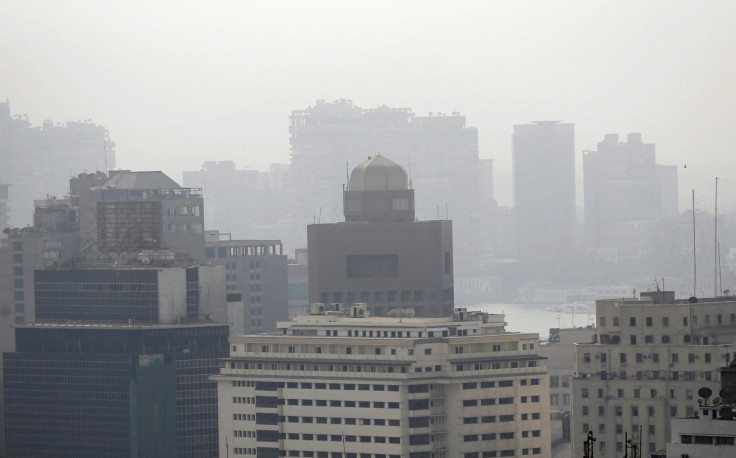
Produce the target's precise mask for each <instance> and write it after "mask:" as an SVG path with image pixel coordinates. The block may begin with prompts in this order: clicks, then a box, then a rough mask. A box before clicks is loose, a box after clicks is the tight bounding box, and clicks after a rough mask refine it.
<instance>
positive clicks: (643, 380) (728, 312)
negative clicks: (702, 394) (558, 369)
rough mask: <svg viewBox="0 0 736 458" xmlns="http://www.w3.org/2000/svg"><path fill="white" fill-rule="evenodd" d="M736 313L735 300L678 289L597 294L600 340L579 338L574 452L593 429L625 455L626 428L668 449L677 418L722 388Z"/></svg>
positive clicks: (649, 446)
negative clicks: (683, 295)
mask: <svg viewBox="0 0 736 458" xmlns="http://www.w3.org/2000/svg"><path fill="white" fill-rule="evenodd" d="M734 312H735V310H734V302H733V301H732V300H725V299H723V298H719V299H699V300H698V302H692V303H691V302H688V301H687V300H675V299H674V292H651V293H642V295H641V298H640V299H636V298H624V299H607V300H599V301H597V302H596V324H597V327H596V334H595V340H594V343H587V344H577V345H576V352H575V354H576V357H575V358H576V361H575V376H574V377H573V380H572V425H571V429H572V441H573V451H574V456H578V455H581V454H582V444H583V441H584V438H585V435H586V434H587V433H588V431H593V434H594V435H595V437H596V438H597V442H596V456H600V457H616V456H621V453H622V452H623V451H624V434H625V433H628V435H629V437H630V438H631V437H632V436H633V435H635V434H636V435H638V437H637V438H636V440H637V441H640V442H641V443H642V449H641V451H642V453H644V454H648V453H652V452H655V451H657V450H661V449H664V448H665V444H666V443H667V442H670V439H671V437H670V427H671V425H672V419H674V418H679V417H683V416H691V415H693V414H694V412H695V410H694V402H695V400H696V394H697V392H698V390H699V389H700V388H701V387H708V388H710V389H712V390H714V391H717V390H718V385H719V383H718V381H719V374H718V371H717V369H718V368H719V367H721V366H723V365H724V364H727V363H728V362H729V361H730V360H732V359H733V358H734V357H736V354H734V352H736V313H734Z"/></svg>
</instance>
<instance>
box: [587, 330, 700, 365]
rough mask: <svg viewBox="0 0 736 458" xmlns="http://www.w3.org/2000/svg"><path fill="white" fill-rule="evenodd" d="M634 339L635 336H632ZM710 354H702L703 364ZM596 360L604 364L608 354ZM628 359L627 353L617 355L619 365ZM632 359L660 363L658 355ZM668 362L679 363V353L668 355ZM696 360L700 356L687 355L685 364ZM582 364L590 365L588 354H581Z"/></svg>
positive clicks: (645, 355) (599, 356)
mask: <svg viewBox="0 0 736 458" xmlns="http://www.w3.org/2000/svg"><path fill="white" fill-rule="evenodd" d="M632 337H635V336H632ZM711 358H712V356H711V354H710V353H704V354H703V362H705V363H710V362H711ZM596 359H599V360H600V361H601V363H606V362H607V361H608V354H607V353H600V354H599V355H598V356H597V357H596ZM627 359H628V356H627V353H619V355H618V360H619V363H626V361H627ZM634 359H635V361H636V362H637V363H644V362H645V361H644V360H645V359H651V360H652V362H653V363H658V362H659V361H660V359H659V353H656V352H654V353H650V354H646V353H636V354H635V355H634ZM669 359H670V362H671V363H679V362H680V355H679V353H670V358H669ZM697 359H700V355H698V354H695V353H688V355H687V362H688V363H690V364H695V363H696V362H697V361H696V360H697ZM583 362H585V363H590V353H583Z"/></svg>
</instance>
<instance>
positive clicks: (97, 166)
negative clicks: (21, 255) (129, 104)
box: [0, 101, 115, 227]
mask: <svg viewBox="0 0 736 458" xmlns="http://www.w3.org/2000/svg"><path fill="white" fill-rule="evenodd" d="M24 116H25V115H24ZM24 116H20V115H16V116H12V117H11V114H10V104H9V103H8V102H7V101H6V102H0V164H2V167H0V181H1V182H5V183H11V184H12V185H13V187H12V190H11V193H10V199H9V208H10V224H11V225H12V226H14V227H24V226H26V225H28V224H30V222H31V217H32V216H33V199H35V198H38V197H43V195H42V196H39V195H38V192H39V190H43V191H42V192H44V193H48V194H50V195H55V196H61V195H64V194H65V193H66V192H67V180H68V179H69V177H70V176H72V175H74V174H75V173H78V172H79V171H80V170H85V171H90V172H91V171H95V170H104V171H107V170H109V169H114V168H115V143H114V142H112V141H111V140H110V137H109V135H108V132H107V129H105V127H103V126H101V125H97V124H92V123H90V122H88V121H84V122H68V123H66V124H58V123H54V122H53V121H51V120H46V121H44V122H43V124H42V125H41V126H31V124H30V122H29V121H28V119H27V118H26V117H24Z"/></svg>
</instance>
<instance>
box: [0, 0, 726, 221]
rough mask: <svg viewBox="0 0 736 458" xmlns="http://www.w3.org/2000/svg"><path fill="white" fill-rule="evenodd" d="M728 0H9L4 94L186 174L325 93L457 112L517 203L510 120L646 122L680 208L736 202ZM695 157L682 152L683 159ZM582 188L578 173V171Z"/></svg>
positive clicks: (3, 18)
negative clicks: (674, 169) (90, 124)
mask: <svg viewBox="0 0 736 458" xmlns="http://www.w3.org/2000/svg"><path fill="white" fill-rule="evenodd" d="M734 24H736V2H734V1H732V0H731V1H708V2H702V1H698V2H695V1H692V2H686V1H673V0H668V1H644V2H641V1H621V0H617V1H609V2H587V1H579V2H562V1H554V2H550V1H487V0H484V1H465V2H449V1H447V2H430V1H405V2H396V1H390V2H388V1H387V2H381V1H365V2H352V1H334V2H327V1H324V2H323V1H288V2H282V1H272V0H269V1H257V2H256V1H237V2H236V1H233V2H224V1H223V2H202V1H199V2H183V1H179V0H177V1H155V2H150V1H110V0H106V1H99V2H89V1H84V2H82V1H72V0H64V1H58V0H53V1H34V0H0V99H8V100H10V104H11V105H10V106H11V111H12V113H13V114H27V115H28V117H29V119H30V120H31V122H32V123H33V124H35V125H37V124H40V123H41V122H42V121H43V120H44V119H49V118H50V119H54V120H55V121H57V122H58V121H69V120H79V119H92V120H93V121H94V122H96V123H100V124H103V125H105V126H106V127H107V128H108V129H109V131H110V134H111V136H112V138H113V140H114V141H115V142H116V143H117V157H118V166H119V167H123V168H130V169H137V170H146V169H160V170H164V171H165V172H167V173H169V174H170V175H171V176H172V177H173V178H174V179H176V180H177V181H180V180H181V171H182V170H198V169H199V167H200V166H201V164H202V162H203V161H205V160H228V159H230V160H234V161H235V162H236V163H237V164H238V165H239V166H242V167H248V168H257V169H261V170H265V169H266V168H267V166H268V164H270V163H272V162H283V163H286V162H288V160H289V144H288V116H289V113H290V111H291V110H293V109H300V108H305V107H307V106H310V105H313V104H314V102H315V100H316V99H326V100H334V99H339V98H347V99H352V100H353V101H354V102H355V103H356V104H358V105H360V106H363V107H375V106H377V105H383V104H385V105H389V106H397V107H410V108H412V109H413V110H414V112H415V113H417V114H422V115H424V114H427V113H428V112H430V111H433V112H438V111H442V112H451V111H460V112H461V113H463V114H464V115H466V116H467V121H468V124H469V125H472V126H476V127H478V130H479V137H480V154H481V157H486V158H493V159H495V161H496V194H497V198H498V200H499V201H500V202H501V203H504V204H510V203H511V201H512V194H511V179H510V175H511V173H510V172H511V132H512V126H513V124H519V123H525V122H529V121H534V120H548V119H557V120H563V121H566V122H574V123H575V128H576V154H577V162H578V167H579V168H581V165H582V151H583V150H586V149H595V147H596V144H597V143H598V142H599V141H600V140H602V138H603V135H604V134H606V133H618V134H620V135H621V136H622V137H625V135H626V133H628V132H640V133H641V134H642V135H643V139H644V141H646V142H654V143H656V145H657V157H658V160H659V162H660V163H666V164H677V165H679V166H680V170H679V176H680V189H681V192H680V206H681V208H682V207H688V206H689V205H690V190H691V189H693V188H695V189H696V196H697V201H698V205H699V206H701V205H702V206H711V205H712V202H713V198H712V193H713V179H714V177H715V176H720V177H723V180H722V181H721V182H720V183H721V184H720V186H722V187H721V188H720V189H722V190H723V193H722V194H719V203H720V205H719V206H720V207H721V208H723V210H735V209H736V177H732V174H733V171H734V170H736V27H734ZM684 165H687V168H683V166H684ZM578 181H579V183H578V188H579V189H580V187H581V182H580V181H581V180H580V179H579V180H578Z"/></svg>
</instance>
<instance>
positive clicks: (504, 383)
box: [213, 304, 551, 458]
mask: <svg viewBox="0 0 736 458" xmlns="http://www.w3.org/2000/svg"><path fill="white" fill-rule="evenodd" d="M312 307H313V310H312V312H313V313H312V314H311V315H304V316H299V317H296V318H295V319H294V320H293V321H291V322H285V323H280V324H279V328H280V330H281V333H280V335H258V336H241V337H231V339H230V357H229V358H227V359H225V360H223V362H222V365H221V369H220V373H219V374H218V375H216V376H213V379H215V380H216V381H217V384H218V403H219V404H218V412H219V428H220V456H229V455H232V456H237V455H254V456H259V457H277V456H300V457H329V458H336V457H340V458H357V457H371V458H389V457H390V458H398V457H410V458H424V457H428V458H429V457H448V458H449V457H464V458H480V457H493V456H498V457H502V456H521V455H530V456H540V457H549V456H550V454H551V449H550V436H549V404H548V402H547V400H548V399H549V398H548V397H549V388H548V384H547V382H548V377H547V372H546V368H545V364H544V358H543V357H542V356H540V355H539V354H538V344H537V342H538V335H537V334H533V333H509V332H506V331H505V325H506V323H505V322H504V317H503V315H489V314H486V313H480V312H472V313H468V312H466V311H465V310H464V309H458V310H456V311H455V315H454V316H453V317H447V318H409V317H396V318H389V317H376V318H372V317H368V313H367V312H366V307H365V306H360V305H359V306H353V307H351V308H350V309H349V310H348V311H349V313H348V314H346V313H344V312H343V311H342V310H325V307H324V305H323V304H313V306H312ZM327 308H329V307H327Z"/></svg>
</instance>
